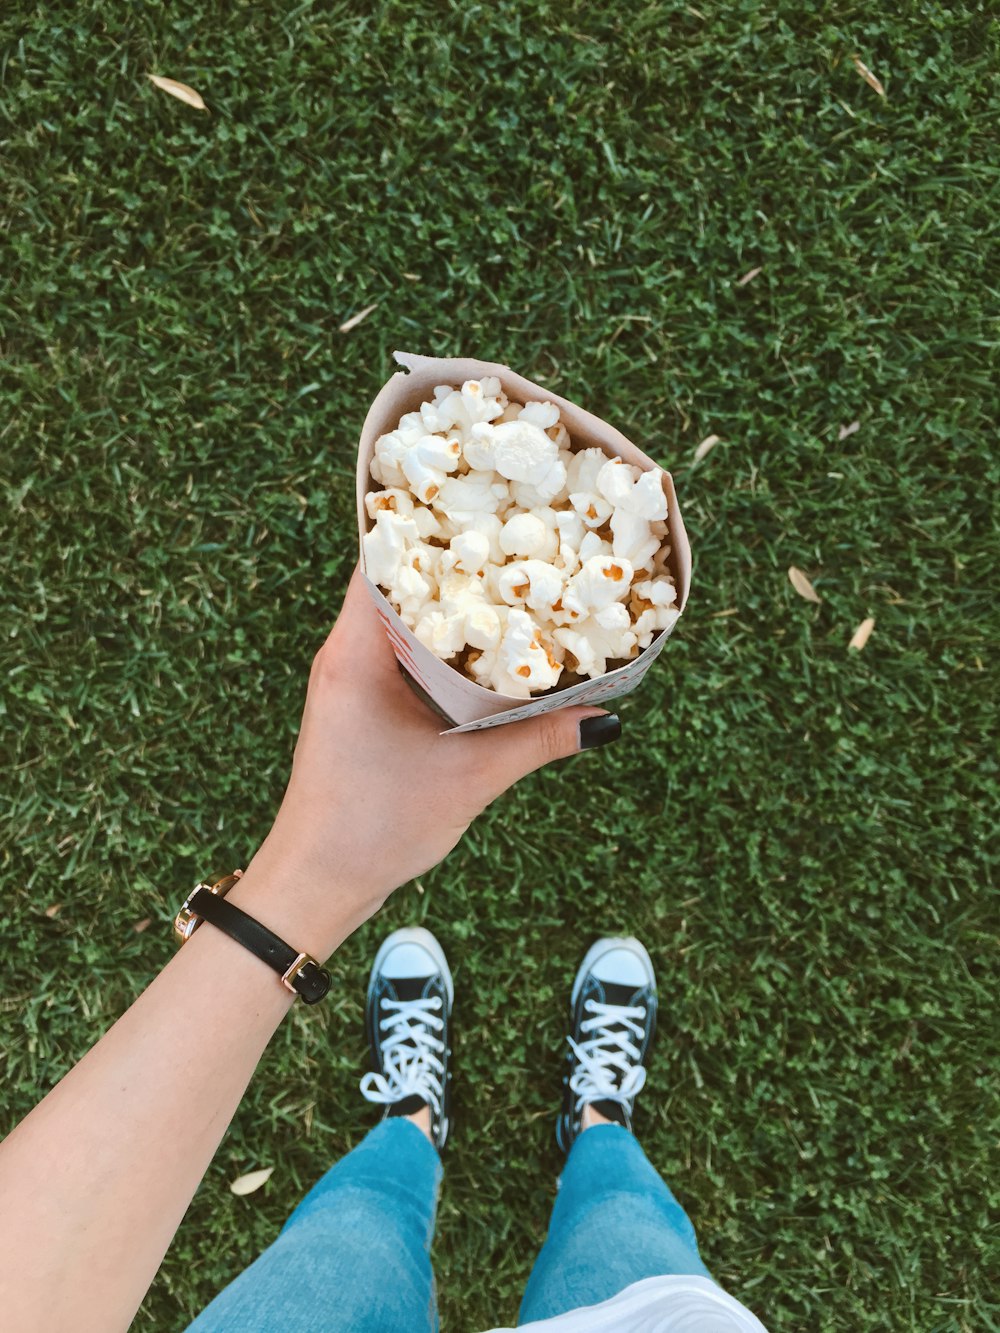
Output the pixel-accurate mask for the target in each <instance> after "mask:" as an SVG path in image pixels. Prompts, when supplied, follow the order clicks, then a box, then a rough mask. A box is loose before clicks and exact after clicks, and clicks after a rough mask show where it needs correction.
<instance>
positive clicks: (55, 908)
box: [45, 903, 62, 921]
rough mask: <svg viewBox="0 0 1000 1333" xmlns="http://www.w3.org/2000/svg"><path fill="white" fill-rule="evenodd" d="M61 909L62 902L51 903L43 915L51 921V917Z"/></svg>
mask: <svg viewBox="0 0 1000 1333" xmlns="http://www.w3.org/2000/svg"><path fill="white" fill-rule="evenodd" d="M61 911H62V903H53V904H52V906H51V907H46V909H45V915H46V916H47V917H48V918H49V920H50V921H51V920H52V918H53V917H55V916H58V915H59V913H60V912H61Z"/></svg>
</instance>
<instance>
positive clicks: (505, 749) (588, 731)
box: [469, 707, 622, 799]
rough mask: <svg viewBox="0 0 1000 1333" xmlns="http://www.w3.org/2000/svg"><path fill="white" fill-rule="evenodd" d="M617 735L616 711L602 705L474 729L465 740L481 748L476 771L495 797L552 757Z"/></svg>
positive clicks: (590, 747)
mask: <svg viewBox="0 0 1000 1333" xmlns="http://www.w3.org/2000/svg"><path fill="white" fill-rule="evenodd" d="M621 734H622V727H621V723H620V722H619V720H618V716H617V714H615V713H608V712H605V710H604V709H603V708H583V707H580V708H557V709H555V710H554V711H553V712H551V713H542V714H541V716H540V717H532V718H529V719H528V720H527V721H526V722H509V723H508V724H507V725H506V726H503V727H491V728H489V729H488V730H485V731H479V732H474V733H473V734H472V735H471V736H470V737H469V740H470V741H474V742H476V743H477V744H478V745H479V746H481V747H482V754H481V757H480V761H479V762H480V764H481V769H480V771H481V772H482V773H483V776H484V777H487V779H488V781H489V782H490V785H491V786H492V787H493V788H494V795H495V796H499V794H500V793H501V792H502V791H506V789H507V788H508V787H509V786H511V784H512V783H514V782H517V780H518V779H519V778H523V777H524V776H525V775H526V774H527V773H531V772H533V771H534V770H535V769H536V768H541V767H542V766H543V765H544V764H548V763H551V762H552V760H553V759H565V758H567V757H568V756H569V755H571V754H579V753H580V751H581V750H593V749H596V747H597V746H599V745H607V744H609V743H610V742H611V741H616V740H617V739H618V737H619V736H620V735H621ZM491 799H492V798H491Z"/></svg>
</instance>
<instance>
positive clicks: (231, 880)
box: [174, 870, 243, 943]
mask: <svg viewBox="0 0 1000 1333" xmlns="http://www.w3.org/2000/svg"><path fill="white" fill-rule="evenodd" d="M242 878H243V871H242V870H234V871H233V873H232V874H231V875H223V876H222V878H221V879H217V880H215V881H214V882H213V883H211V884H196V885H195V886H194V888H193V889H192V890H191V892H190V893H189V894H188V896H187V897H186V898H185V900H184V906H183V907H182V908H181V910H180V911H179V912H178V913H177V915H176V916H175V917H174V932H175V934H176V935H177V936H178V938H179V939H180V940H181V942H182V943H183V941H184V940H189V939H190V938H191V936H192V935H193V934H194V932H195V931H196V930H197V929H198V927H199V926H200V925H201V917H200V916H199V915H198V914H197V912H195V911H194V910H193V909H192V907H191V901H192V899H193V898H194V896H195V894H197V893H200V892H201V891H202V889H205V890H206V891H207V892H208V893H214V894H215V896H216V897H217V898H224V897H225V896H226V894H227V893H228V892H229V890H230V889H231V888H232V887H233V885H234V884H236V883H238V881H239V880H241V879H242Z"/></svg>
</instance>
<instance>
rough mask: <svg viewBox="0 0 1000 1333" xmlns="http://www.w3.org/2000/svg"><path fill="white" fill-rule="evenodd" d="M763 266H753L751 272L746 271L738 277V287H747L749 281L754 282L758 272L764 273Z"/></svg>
mask: <svg viewBox="0 0 1000 1333" xmlns="http://www.w3.org/2000/svg"><path fill="white" fill-rule="evenodd" d="M763 271H764V270H763V268H752V269H751V270H750V272H749V273H744V274H743V277H742V278H737V279H736V285H737V287H745V286H746V285H747V283H748V282H753V280H754V278H755V277H756V276H757V274H758V273H763Z"/></svg>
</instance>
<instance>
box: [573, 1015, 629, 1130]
mask: <svg viewBox="0 0 1000 1333" xmlns="http://www.w3.org/2000/svg"><path fill="white" fill-rule="evenodd" d="M583 1007H584V1010H585V1011H586V1012H587V1013H589V1014H593V1015H594V1016H593V1018H587V1019H584V1021H583V1022H582V1023H581V1024H580V1032H581V1034H582V1033H590V1032H593V1033H594V1036H592V1037H588V1038H587V1040H586V1041H580V1042H577V1041H574V1040H573V1038H572V1037H570V1039H569V1044H570V1046H571V1047H572V1048H573V1053H574V1055H575V1056H576V1058H577V1059H578V1060H579V1062H580V1064H579V1068H578V1069H577V1070H576V1071H575V1073H574V1074H573V1076H572V1077H571V1078H570V1081H569V1086H570V1088H571V1089H572V1090H573V1092H575V1093H576V1110H577V1111H579V1110H580V1108H581V1106H583V1105H585V1104H586V1103H587V1102H599V1101H606V1102H621V1103H622V1104H623V1105H624V1103H626V1102H629V1101H631V1100H632V1098H633V1097H635V1096H636V1094H637V1093H638V1092H640V1091H641V1090H642V1087H643V1084H644V1083H645V1082H646V1071H645V1069H643V1067H642V1065H641V1064H639V1063H638V1061H639V1060H640V1059H641V1056H642V1052H641V1051H640V1049H639V1047H638V1046H636V1045H635V1044H634V1043H633V1042H632V1040H631V1038H632V1037H638V1038H639V1040H640V1041H641V1040H642V1037H643V1034H644V1029H643V1027H642V1020H643V1019H644V1018H645V1017H646V1011H645V1009H643V1008H642V1007H635V1008H629V1007H628V1006H627V1005H621V1004H601V1003H600V1002H599V1001H598V1000H587V1001H586V1002H585V1004H584V1006H583ZM615 1029H616V1030H615Z"/></svg>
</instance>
